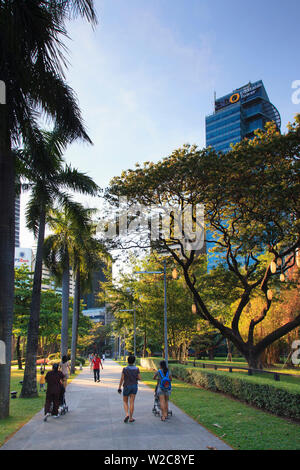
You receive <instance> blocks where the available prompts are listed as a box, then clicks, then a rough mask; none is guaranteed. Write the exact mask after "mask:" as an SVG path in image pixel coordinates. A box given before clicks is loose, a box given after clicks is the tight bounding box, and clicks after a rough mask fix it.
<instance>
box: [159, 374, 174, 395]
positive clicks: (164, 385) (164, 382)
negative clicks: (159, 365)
mask: <svg viewBox="0 0 300 470" xmlns="http://www.w3.org/2000/svg"><path fill="white" fill-rule="evenodd" d="M158 372H159V374H160V388H161V389H162V390H164V391H167V390H171V380H170V378H169V371H168V372H167V373H166V375H164V374H163V372H162V371H161V370H160V369H159V371H158Z"/></svg>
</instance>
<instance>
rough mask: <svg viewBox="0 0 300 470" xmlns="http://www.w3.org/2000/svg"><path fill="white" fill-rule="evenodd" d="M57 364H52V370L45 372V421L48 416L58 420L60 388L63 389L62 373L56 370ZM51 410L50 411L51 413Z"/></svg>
mask: <svg viewBox="0 0 300 470" xmlns="http://www.w3.org/2000/svg"><path fill="white" fill-rule="evenodd" d="M58 367H59V364H53V367H52V370H51V371H49V372H47V374H46V377H45V380H46V383H47V393H46V403H45V418H44V421H47V418H48V416H50V415H51V414H52V416H53V417H54V418H58V416H59V414H58V408H59V404H60V396H61V387H63V385H62V383H63V379H64V375H63V373H62V372H61V371H60V370H58ZM51 409H52V411H51Z"/></svg>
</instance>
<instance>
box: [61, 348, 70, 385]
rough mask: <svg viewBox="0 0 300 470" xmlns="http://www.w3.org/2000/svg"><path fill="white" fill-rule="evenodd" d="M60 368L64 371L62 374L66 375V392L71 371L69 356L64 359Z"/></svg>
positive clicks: (64, 381) (64, 383) (64, 380)
mask: <svg viewBox="0 0 300 470" xmlns="http://www.w3.org/2000/svg"><path fill="white" fill-rule="evenodd" d="M59 368H60V370H61V371H62V373H63V374H64V379H63V386H64V387H65V390H66V388H67V385H68V378H69V375H70V371H71V368H70V363H69V361H68V357H67V356H63V357H62V359H61V363H60V364H59Z"/></svg>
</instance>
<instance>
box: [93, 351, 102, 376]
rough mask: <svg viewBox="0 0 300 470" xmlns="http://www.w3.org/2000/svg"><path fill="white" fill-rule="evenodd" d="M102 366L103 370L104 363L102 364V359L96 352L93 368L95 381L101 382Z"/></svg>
mask: <svg viewBox="0 0 300 470" xmlns="http://www.w3.org/2000/svg"><path fill="white" fill-rule="evenodd" d="M100 366H101V367H102V370H103V365H102V362H101V359H100V357H99V356H98V354H95V357H94V359H93V370H94V381H95V382H100Z"/></svg>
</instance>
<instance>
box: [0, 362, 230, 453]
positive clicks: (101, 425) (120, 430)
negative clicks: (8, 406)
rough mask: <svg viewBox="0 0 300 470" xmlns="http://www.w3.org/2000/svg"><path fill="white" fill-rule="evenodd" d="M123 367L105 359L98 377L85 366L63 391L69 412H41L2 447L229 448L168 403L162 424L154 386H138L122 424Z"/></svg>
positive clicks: (105, 448)
mask: <svg viewBox="0 0 300 470" xmlns="http://www.w3.org/2000/svg"><path fill="white" fill-rule="evenodd" d="M121 371H122V367H121V366H120V365H119V364H117V363H116V362H114V361H112V360H108V359H106V360H105V362H104V370H102V369H101V376H100V378H101V381H100V383H95V382H94V379H93V376H92V373H91V372H90V370H89V368H84V369H83V371H82V372H81V373H80V374H79V375H78V376H77V377H76V378H75V379H73V381H72V382H71V384H70V385H69V386H68V388H67V391H66V402H67V405H68V407H69V412H68V413H66V414H65V415H63V416H60V417H59V418H58V419H54V418H52V417H50V418H48V420H47V422H44V421H43V416H44V412H43V410H41V411H40V412H39V413H37V414H36V415H35V416H34V417H33V418H32V419H31V420H30V421H29V422H28V423H27V424H25V425H24V426H23V427H22V428H21V429H20V430H19V431H18V432H17V433H16V434H14V436H12V437H11V439H9V440H8V441H7V442H6V443H5V444H4V445H3V446H2V447H1V449H0V450H115V451H117V450H208V449H209V448H215V449H217V450H226V449H227V450H231V447H229V446H228V445H227V444H225V443H224V442H223V441H222V440H220V439H219V438H218V437H216V436H214V435H213V434H212V433H210V432H209V431H207V430H206V429H205V428H203V427H202V426H201V425H200V424H198V423H197V422H196V421H194V420H193V419H192V418H190V417H189V416H187V415H186V414H185V413H184V412H182V411H181V410H180V409H179V408H177V407H176V406H174V405H173V404H172V403H170V409H172V413H173V416H172V417H171V418H170V419H168V420H166V421H165V422H162V421H161V420H160V418H159V417H156V416H154V415H153V413H152V408H153V401H154V396H153V389H151V388H150V387H148V386H147V385H145V384H143V383H142V382H141V383H140V384H139V390H138V394H137V397H136V400H135V413H134V418H135V422H133V423H124V422H123V419H124V410H123V400H122V395H119V394H118V393H117V389H118V384H119V380H120V375H121Z"/></svg>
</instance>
